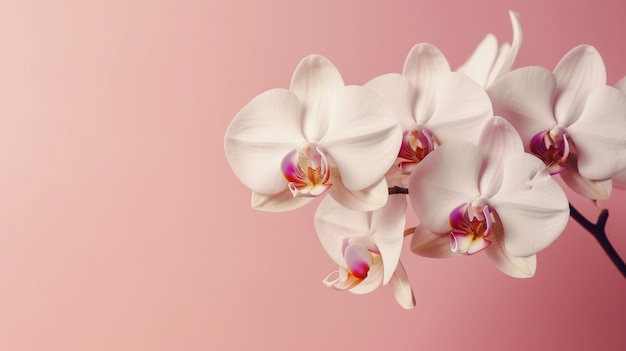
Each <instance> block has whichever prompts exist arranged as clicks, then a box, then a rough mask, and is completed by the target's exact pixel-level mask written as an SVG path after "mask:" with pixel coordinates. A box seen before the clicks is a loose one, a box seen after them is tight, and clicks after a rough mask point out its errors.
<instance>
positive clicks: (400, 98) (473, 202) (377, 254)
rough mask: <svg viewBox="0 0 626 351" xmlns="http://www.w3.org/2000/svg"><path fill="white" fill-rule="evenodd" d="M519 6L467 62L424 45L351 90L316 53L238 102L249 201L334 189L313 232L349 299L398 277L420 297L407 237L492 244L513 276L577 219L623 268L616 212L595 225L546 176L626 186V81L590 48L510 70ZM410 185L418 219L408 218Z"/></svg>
mask: <svg viewBox="0 0 626 351" xmlns="http://www.w3.org/2000/svg"><path fill="white" fill-rule="evenodd" d="M509 15H510V18H511V25H512V28H513V39H512V42H511V44H508V43H504V44H502V45H498V41H497V40H496V38H495V36H494V35H493V34H489V35H487V36H486V37H485V38H484V39H483V40H482V41H481V43H480V44H479V45H478V47H477V48H476V49H475V51H474V52H473V54H472V55H471V57H470V58H469V59H468V60H467V61H466V62H465V63H464V64H463V65H461V66H460V67H459V69H458V71H457V72H452V71H451V69H450V65H449V63H448V61H447V60H446V58H445V57H444V55H443V54H442V53H441V51H439V49H437V48H436V47H435V46H433V45H431V44H427V43H421V44H417V45H415V46H414V47H413V48H412V49H411V50H410V52H409V54H408V55H407V57H406V60H405V62H404V67H403V70H402V73H401V74H398V73H389V74H383V75H381V76H378V77H376V78H374V79H372V80H370V81H369V82H367V83H366V84H365V86H362V87H361V86H346V85H344V81H343V79H342V77H341V75H340V73H339V71H338V70H337V69H336V68H335V66H334V65H333V64H332V63H331V62H330V61H329V60H328V59H326V58H324V57H322V56H319V55H311V56H308V57H305V58H304V59H303V60H302V61H301V62H300V63H299V65H298V66H297V68H296V70H295V72H294V74H293V77H292V80H291V85H290V87H289V89H271V90H268V91H265V92H263V93H261V94H260V95H258V96H257V97H255V98H254V99H252V100H251V101H250V102H249V103H248V104H247V105H246V106H244V107H243V109H241V111H239V113H237V115H236V116H235V118H234V119H233V121H232V122H231V124H230V126H229V127H228V130H227V131H226V135H225V138H224V140H225V141H224V144H225V151H226V156H227V160H228V162H229V164H230V166H231V167H232V169H233V172H234V174H235V176H236V177H237V178H238V179H239V180H240V181H241V182H242V183H243V184H244V185H246V186H247V187H248V188H250V189H251V190H252V206H253V207H254V208H257V209H260V210H264V211H287V210H291V209H295V208H298V207H300V206H303V205H305V204H307V203H309V202H310V201H311V200H313V199H314V198H316V197H320V196H323V195H325V194H328V195H329V196H325V197H324V198H323V199H322V200H321V202H319V207H318V209H317V211H316V213H315V229H316V232H317V235H318V237H319V239H320V242H321V244H322V246H323V248H324V250H325V251H326V252H327V253H328V255H329V256H330V257H331V259H332V260H333V261H334V263H335V264H336V265H337V266H338V269H337V270H336V271H334V272H332V273H331V274H329V275H328V276H327V277H326V278H325V279H324V280H323V282H324V284H326V285H327V286H329V287H332V288H334V289H337V290H341V291H350V292H352V293H355V294H367V293H370V292H372V291H374V290H376V289H378V288H380V287H382V286H384V285H390V286H391V290H392V292H393V295H394V297H395V299H396V301H397V302H398V303H399V304H400V305H401V306H402V307H403V308H405V309H410V308H413V307H414V306H415V297H414V295H413V290H412V288H411V285H410V283H409V279H408V275H407V272H406V271H405V268H404V266H403V265H402V262H401V261H400V256H401V251H402V247H403V241H404V238H405V237H407V236H409V235H411V250H412V251H413V252H414V253H416V254H418V255H421V256H426V257H438V258H445V257H452V256H464V255H473V254H476V253H479V252H482V251H484V252H485V254H486V255H487V256H488V257H489V258H490V259H491V260H492V261H493V262H494V264H495V265H496V267H497V268H498V269H499V270H500V271H502V272H503V273H505V274H507V275H509V276H512V277H519V278H528V277H532V276H533V275H534V274H535V272H536V268H537V253H538V252H540V251H541V250H543V249H544V248H546V247H547V246H548V245H550V244H551V243H553V242H554V241H555V240H556V239H557V238H558V237H559V235H560V234H561V233H562V232H563V230H564V228H565V226H566V224H567V222H568V219H569V218H570V215H571V218H572V219H573V220H574V221H576V222H578V223H579V224H581V225H582V226H583V227H584V228H585V229H586V230H587V231H588V232H589V233H590V234H592V235H593V236H594V237H595V238H596V240H598V242H599V243H600V245H601V246H602V249H603V250H604V251H605V253H606V254H607V256H608V257H609V258H610V259H611V261H612V262H613V263H614V264H615V266H616V267H617V268H618V269H619V271H620V272H621V273H622V275H623V276H624V277H626V265H625V264H624V262H623V260H622V258H621V257H620V256H619V254H617V251H616V250H615V249H614V248H613V247H612V245H611V243H610V242H609V240H608V238H607V235H606V230H605V225H606V222H607V218H608V211H607V210H606V209H602V210H601V212H600V214H599V216H598V219H597V221H596V222H595V223H594V222H592V221H590V220H588V219H587V218H585V217H584V216H583V215H582V214H581V213H580V212H579V211H578V210H576V208H575V207H574V206H572V205H571V204H569V203H568V200H567V197H566V195H565V192H564V190H563V189H562V188H561V187H560V185H559V183H557V181H556V180H555V178H554V177H552V176H553V175H556V174H559V175H560V176H561V178H562V179H563V180H564V182H565V183H566V184H567V185H569V186H570V187H571V188H572V189H574V190H575V191H576V192H578V193H580V194H582V195H584V196H586V197H588V198H590V199H594V200H598V199H604V198H607V197H608V196H609V195H610V193H611V190H612V186H613V183H615V184H616V186H619V187H624V188H626V77H625V78H624V79H622V80H620V81H619V82H618V83H617V84H616V86H615V87H610V86H608V85H607V84H606V72H605V67H604V63H603V61H602V58H601V57H600V55H599V53H598V52H597V51H596V50H595V49H594V48H593V47H591V46H588V45H581V46H578V47H576V48H574V49H573V50H571V51H570V52H569V53H567V54H566V55H565V56H564V57H563V59H561V61H560V62H559V64H558V65H557V66H556V68H555V69H554V71H553V72H550V71H549V70H548V69H545V68H543V67H538V66H536V67H524V68H520V69H517V70H513V71H511V69H512V66H513V63H514V61H515V59H516V57H517V54H518V52H519V49H520V46H521V42H522V28H521V24H520V20H519V15H518V14H517V13H515V12H513V11H511V12H509ZM494 114H495V115H496V116H494ZM499 116H501V117H499ZM407 194H408V197H409V201H410V202H411V205H412V206H411V207H412V208H413V210H414V212H415V214H416V217H417V218H416V219H417V221H419V225H418V226H417V227H413V228H409V229H405V226H406V211H407V207H408V206H407V200H406V196H405V195H407Z"/></svg>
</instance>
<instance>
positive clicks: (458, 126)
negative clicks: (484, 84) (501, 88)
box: [428, 72, 493, 143]
mask: <svg viewBox="0 0 626 351" xmlns="http://www.w3.org/2000/svg"><path fill="white" fill-rule="evenodd" d="M435 99H436V103H435V105H436V106H435V110H434V112H433V116H432V118H431V119H430V121H429V123H428V128H429V129H430V130H431V131H432V132H433V133H434V134H435V135H436V136H437V138H438V139H439V140H440V141H441V143H445V142H447V141H448V140H464V141H469V142H471V143H476V142H477V141H478V136H479V135H480V132H481V130H482V127H483V124H484V122H485V121H487V119H488V118H489V117H491V116H493V111H492V109H491V101H490V100H489V96H488V95H487V93H486V92H485V90H484V89H483V88H481V87H480V86H479V85H478V84H476V83H475V82H474V81H472V80H471V79H469V78H467V77H465V76H464V75H462V74H460V73H456V72H455V73H449V74H445V75H442V77H441V78H440V81H439V84H438V86H437V94H436V96H435Z"/></svg>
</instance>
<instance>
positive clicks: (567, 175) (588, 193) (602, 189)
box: [559, 155, 613, 200]
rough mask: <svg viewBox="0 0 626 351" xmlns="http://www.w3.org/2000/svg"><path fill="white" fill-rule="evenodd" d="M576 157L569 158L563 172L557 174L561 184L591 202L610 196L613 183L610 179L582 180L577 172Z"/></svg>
mask: <svg viewBox="0 0 626 351" xmlns="http://www.w3.org/2000/svg"><path fill="white" fill-rule="evenodd" d="M576 163H577V161H576V157H575V156H574V155H572V156H570V158H569V159H568V160H567V163H566V169H565V171H563V172H561V173H559V175H560V176H561V179H563V182H565V184H567V186H568V187H570V188H571V189H572V190H574V191H575V192H577V193H578V194H580V195H582V196H584V197H586V198H588V199H591V200H604V199H608V198H609V196H611V191H612V189H613V184H612V183H613V182H612V181H611V179H600V180H592V179H587V178H584V177H583V176H581V175H580V173H579V172H578V166H577V164H576Z"/></svg>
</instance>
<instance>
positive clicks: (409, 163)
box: [398, 128, 437, 174]
mask: <svg viewBox="0 0 626 351" xmlns="http://www.w3.org/2000/svg"><path fill="white" fill-rule="evenodd" d="M436 146H437V139H436V137H435V136H434V134H433V133H432V132H431V131H430V130H428V129H426V128H412V129H411V130H407V131H405V132H404V133H403V135H402V144H401V145H400V151H399V152H398V158H399V160H400V163H399V167H400V171H401V172H402V173H403V174H410V173H411V172H412V171H413V169H415V167H416V166H417V165H418V164H419V163H420V161H422V160H423V159H424V157H426V155H428V154H429V153H431V152H432V151H433V150H434V149H435V148H436Z"/></svg>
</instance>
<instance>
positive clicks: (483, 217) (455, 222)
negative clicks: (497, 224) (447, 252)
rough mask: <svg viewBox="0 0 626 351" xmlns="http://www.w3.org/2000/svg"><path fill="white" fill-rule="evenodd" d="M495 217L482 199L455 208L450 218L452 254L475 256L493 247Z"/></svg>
mask: <svg viewBox="0 0 626 351" xmlns="http://www.w3.org/2000/svg"><path fill="white" fill-rule="evenodd" d="M493 215H494V211H493V210H492V209H491V208H490V207H489V205H487V204H486V203H485V201H483V200H480V199H479V200H477V201H474V202H473V203H472V204H469V205H468V204H463V205H461V206H459V207H457V208H455V209H454V210H453V211H452V213H450V218H449V223H450V226H451V227H452V231H451V232H450V249H451V250H452V252H454V253H460V254H465V255H473V254H475V253H477V252H480V251H482V250H484V249H486V248H487V247H488V246H489V245H491V240H490V238H489V234H490V233H491V227H492V222H493V218H492V216H493Z"/></svg>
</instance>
